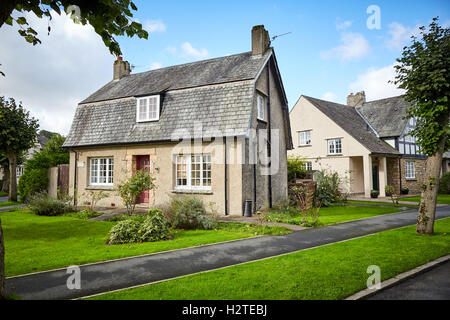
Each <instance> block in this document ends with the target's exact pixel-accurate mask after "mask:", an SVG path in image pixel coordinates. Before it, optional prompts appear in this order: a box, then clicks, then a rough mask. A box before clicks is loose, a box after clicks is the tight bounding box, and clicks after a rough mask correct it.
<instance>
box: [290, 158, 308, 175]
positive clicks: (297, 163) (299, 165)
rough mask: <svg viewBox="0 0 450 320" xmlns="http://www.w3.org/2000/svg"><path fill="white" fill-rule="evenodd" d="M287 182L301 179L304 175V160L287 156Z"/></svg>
mask: <svg viewBox="0 0 450 320" xmlns="http://www.w3.org/2000/svg"><path fill="white" fill-rule="evenodd" d="M287 169H288V180H289V181H293V180H295V179H299V178H303V177H304V176H305V174H306V170H305V160H304V159H303V158H302V157H300V156H289V157H288V161H287Z"/></svg>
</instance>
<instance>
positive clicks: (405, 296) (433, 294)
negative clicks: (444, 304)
mask: <svg viewBox="0 0 450 320" xmlns="http://www.w3.org/2000/svg"><path fill="white" fill-rule="evenodd" d="M368 300H450V261H447V262H446V263H444V264H441V265H439V266H437V267H435V268H432V269H431V270H428V271H427V272H425V273H421V274H418V275H416V276H415V277H413V278H409V279H407V280H405V281H403V282H400V283H399V284H397V285H395V286H393V287H390V288H388V289H385V290H380V291H379V292H377V293H376V294H375V295H373V296H371V297H369V298H368Z"/></svg>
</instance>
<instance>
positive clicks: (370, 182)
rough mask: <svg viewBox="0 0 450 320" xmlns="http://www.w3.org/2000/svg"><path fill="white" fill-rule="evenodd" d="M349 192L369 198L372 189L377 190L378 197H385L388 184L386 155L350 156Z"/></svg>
mask: <svg viewBox="0 0 450 320" xmlns="http://www.w3.org/2000/svg"><path fill="white" fill-rule="evenodd" d="M349 161H350V163H349V168H350V193H351V194H352V195H362V196H364V198H370V193H371V191H372V190H377V191H378V192H379V197H380V198H384V197H386V192H385V187H386V185H388V165H387V161H388V158H387V157H383V156H376V155H364V156H360V157H350V160H349Z"/></svg>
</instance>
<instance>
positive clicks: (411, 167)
mask: <svg viewBox="0 0 450 320" xmlns="http://www.w3.org/2000/svg"><path fill="white" fill-rule="evenodd" d="M415 178H416V164H415V162H413V161H407V162H406V179H415Z"/></svg>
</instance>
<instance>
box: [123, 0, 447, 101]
mask: <svg viewBox="0 0 450 320" xmlns="http://www.w3.org/2000/svg"><path fill="white" fill-rule="evenodd" d="M136 4H137V5H138V8H139V10H138V13H137V14H136V18H137V19H138V20H139V21H140V22H141V23H143V24H144V26H145V25H148V24H150V25H151V24H152V23H153V24H155V29H153V30H155V32H152V33H151V34H150V37H149V40H148V41H139V40H136V39H123V40H122V39H121V40H120V43H121V45H122V49H123V52H124V57H125V58H126V59H128V60H129V61H130V62H131V63H133V64H135V65H136V66H138V67H137V68H136V69H135V71H136V72H141V71H144V70H147V69H148V67H149V65H151V64H156V65H162V66H169V65H174V64H179V63H184V62H187V61H191V60H195V57H193V56H192V55H190V56H186V55H183V54H182V53H181V52H180V45H181V44H183V43H186V42H187V43H189V44H190V45H191V46H192V47H193V48H195V49H197V50H201V49H205V50H206V51H207V52H208V55H207V57H219V56H224V55H227V54H234V53H240V52H244V51H249V50H250V49H251V46H250V44H251V43H250V30H251V27H252V26H253V25H257V24H264V25H265V26H266V28H267V30H269V32H270V35H271V36H274V35H277V34H282V33H285V32H292V34H290V35H286V36H284V37H280V38H278V39H277V40H275V41H274V42H273V46H274V48H275V51H276V54H277V58H278V63H279V66H280V69H281V73H282V77H283V81H284V85H285V88H286V92H287V95H288V99H289V104H290V107H292V106H293V105H294V104H295V102H296V101H297V99H298V98H299V96H300V95H301V94H306V95H310V96H314V97H318V98H321V97H324V95H325V94H326V93H332V94H334V95H335V96H336V97H335V98H334V100H336V101H338V102H344V101H345V97H346V95H347V94H348V93H350V92H349V91H350V88H349V86H350V84H352V83H354V82H356V81H357V80H358V76H359V75H362V74H364V73H366V72H367V70H368V69H370V68H375V69H377V70H378V69H381V68H383V67H387V66H389V65H392V64H393V63H394V62H395V59H396V58H397V57H399V56H400V52H401V50H400V49H401V47H402V44H403V41H405V40H406V41H407V40H408V38H409V36H410V33H409V32H411V31H412V32H414V28H415V27H416V26H417V25H423V24H425V25H426V24H428V23H429V21H430V20H431V19H432V18H433V17H435V16H440V19H441V22H442V23H448V20H449V19H450V2H449V1H443V0H441V1H426V2H424V1H373V0H372V1H360V0H359V1H320V2H318V1H279V2H274V1H189V2H184V1H183V2H181V1H164V2H162V1H161V2H153V1H151V2H149V1H138V2H136ZM372 4H375V5H377V6H379V8H380V12H381V29H380V30H369V29H368V28H367V25H366V21H367V19H368V18H369V16H370V15H369V14H367V12H366V10H367V8H368V7H369V5H372ZM158 23H161V24H163V25H164V27H163V28H161V25H160V27H159V28H158V27H156V25H158ZM402 27H403V28H405V30H404V32H402V31H403V29H402ZM162 29H164V30H162ZM157 30H158V31H157ZM394 32H395V35H396V37H394V38H393V33H394ZM359 35H360V36H359ZM346 36H347V37H346ZM343 39H347V41H348V43H347V46H349V48H348V49H349V50H351V49H352V48H353V49H356V50H358V48H359V47H358V44H359V43H360V42H362V44H361V45H362V46H363V49H360V50H361V53H360V54H359V55H358V54H355V56H354V57H352V56H349V57H347V56H345V54H344V53H343V52H345V51H343V50H345V44H344V43H343ZM364 40H365V41H366V42H364ZM394 43H399V44H398V45H394ZM364 44H366V46H365V45H364ZM342 45H344V48H342V47H341V49H340V50H339V49H338V50H333V48H337V47H340V46H342ZM354 47H356V48H354ZM173 48H176V49H177V53H178V54H173V51H172V53H171V52H169V51H170V50H171V49H172V50H173ZM342 55H344V56H342ZM200 57H203V56H202V55H201V54H199V55H198V58H199V59H200ZM352 88H357V86H356V84H354V85H353V87H352ZM366 91H367V89H366ZM367 94H368V97H371V96H373V97H375V98H377V97H378V95H376V94H371V92H367ZM386 94H389V91H388V92H386ZM332 96H333V95H331V97H332ZM327 97H330V95H328V96H327Z"/></svg>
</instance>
